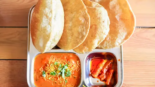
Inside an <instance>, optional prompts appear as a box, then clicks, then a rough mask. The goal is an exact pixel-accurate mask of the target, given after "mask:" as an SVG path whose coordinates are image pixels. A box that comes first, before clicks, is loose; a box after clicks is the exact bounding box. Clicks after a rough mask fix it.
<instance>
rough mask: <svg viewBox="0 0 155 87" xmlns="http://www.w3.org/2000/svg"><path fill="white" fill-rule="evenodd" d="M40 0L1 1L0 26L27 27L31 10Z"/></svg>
mask: <svg viewBox="0 0 155 87" xmlns="http://www.w3.org/2000/svg"><path fill="white" fill-rule="evenodd" d="M37 1H38V0H0V26H27V20H28V12H29V9H30V8H31V7H32V6H33V5H35V4H36V2H37Z"/></svg>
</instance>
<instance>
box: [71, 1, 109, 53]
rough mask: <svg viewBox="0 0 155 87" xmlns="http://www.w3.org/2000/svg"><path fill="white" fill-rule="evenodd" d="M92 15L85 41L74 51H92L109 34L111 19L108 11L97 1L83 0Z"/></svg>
mask: <svg viewBox="0 0 155 87" xmlns="http://www.w3.org/2000/svg"><path fill="white" fill-rule="evenodd" d="M83 1H84V4H85V5H86V7H87V11H88V14H89V16H90V30H89V33H88V36H87V38H86V39H85V41H84V42H83V43H82V44H81V45H79V46H78V47H77V48H75V49H74V51H76V52H78V53H86V52H91V51H92V50H93V49H95V48H96V47H97V46H98V45H99V44H100V43H101V42H102V41H103V40H104V39H105V37H106V36H107V35H108V32H109V25H110V20H109V17H108V13H107V11H106V10H105V9H104V7H103V6H101V5H100V4H98V3H96V2H92V1H89V0H83Z"/></svg>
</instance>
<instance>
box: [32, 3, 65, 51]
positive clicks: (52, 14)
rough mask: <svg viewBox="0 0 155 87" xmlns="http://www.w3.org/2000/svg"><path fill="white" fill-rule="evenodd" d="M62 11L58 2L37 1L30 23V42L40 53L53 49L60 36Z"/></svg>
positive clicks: (62, 20) (62, 19)
mask: <svg viewBox="0 0 155 87" xmlns="http://www.w3.org/2000/svg"><path fill="white" fill-rule="evenodd" d="M63 28H64V11H63V7H62V3H61V1H60V0H39V1H38V3H37V4H36V6H35V8H34V10H33V13H32V19H31V23H30V31H31V37H32V42H33V44H34V46H35V47H36V49H37V50H38V51H40V52H42V53H43V52H46V51H49V50H50V49H51V48H53V47H54V46H55V45H56V44H57V43H58V41H59V40H60V37H61V35H62V32H63Z"/></svg>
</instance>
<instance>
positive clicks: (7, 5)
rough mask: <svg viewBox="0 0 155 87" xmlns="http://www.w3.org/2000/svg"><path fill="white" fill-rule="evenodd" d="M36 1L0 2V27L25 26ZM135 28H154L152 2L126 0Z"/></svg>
mask: <svg viewBox="0 0 155 87" xmlns="http://www.w3.org/2000/svg"><path fill="white" fill-rule="evenodd" d="M37 1H38V0H0V26H27V19H28V12H29V9H30V8H31V7H32V6H33V5H35V4H36V3H37ZM128 1H129V3H130V5H131V7H132V9H133V11H134V13H135V15H136V19H137V22H136V23H137V24H136V25H137V26H155V10H154V9H153V8H155V1H154V0H128Z"/></svg>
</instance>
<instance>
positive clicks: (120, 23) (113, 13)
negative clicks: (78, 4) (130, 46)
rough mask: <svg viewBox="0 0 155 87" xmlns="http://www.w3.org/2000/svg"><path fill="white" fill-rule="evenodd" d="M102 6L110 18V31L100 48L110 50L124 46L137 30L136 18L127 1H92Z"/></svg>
mask: <svg viewBox="0 0 155 87" xmlns="http://www.w3.org/2000/svg"><path fill="white" fill-rule="evenodd" d="M91 1H95V2H98V3H99V4H101V5H102V6H103V7H104V8H105V9H106V10H107V12H108V15H109V18H110V31H109V34H108V35H107V37H106V38H105V40H104V41H103V42H102V43H101V44H100V45H99V46H98V47H99V48H103V49H110V48H113V47H116V46H120V45H121V44H123V43H124V42H125V41H126V40H127V39H128V38H129V37H130V36H131V35H132V33H133V31H134V29H135V17H134V15H133V12H132V10H131V8H130V6H129V4H128V2H127V1H126V0H91Z"/></svg>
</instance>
